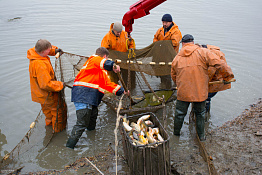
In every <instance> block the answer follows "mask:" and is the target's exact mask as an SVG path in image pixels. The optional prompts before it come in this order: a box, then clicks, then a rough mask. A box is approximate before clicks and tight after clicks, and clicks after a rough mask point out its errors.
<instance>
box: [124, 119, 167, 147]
mask: <svg viewBox="0 0 262 175" xmlns="http://www.w3.org/2000/svg"><path fill="white" fill-rule="evenodd" d="M149 118H150V115H143V116H142V117H140V118H139V119H138V120H137V122H136V123H135V122H131V123H130V122H129V120H128V119H127V118H126V117H122V119H123V126H124V128H125V130H126V132H127V133H128V135H129V137H130V138H131V140H132V143H133V145H137V146H138V145H146V144H151V143H157V142H162V141H164V139H163V137H162V136H161V135H160V133H159V128H157V127H155V125H154V123H153V122H152V121H151V120H149Z"/></svg>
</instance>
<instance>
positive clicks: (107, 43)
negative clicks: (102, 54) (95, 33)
mask: <svg viewBox="0 0 262 175" xmlns="http://www.w3.org/2000/svg"><path fill="white" fill-rule="evenodd" d="M101 47H105V48H107V49H110V48H111V44H110V41H109V39H108V34H106V35H105V36H104V38H103V39H102V41H101Z"/></svg>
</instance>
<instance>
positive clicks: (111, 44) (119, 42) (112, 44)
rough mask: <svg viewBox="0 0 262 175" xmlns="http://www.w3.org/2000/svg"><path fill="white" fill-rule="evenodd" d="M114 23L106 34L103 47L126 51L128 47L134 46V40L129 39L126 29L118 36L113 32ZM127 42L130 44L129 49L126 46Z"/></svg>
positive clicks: (102, 43)
mask: <svg viewBox="0 0 262 175" xmlns="http://www.w3.org/2000/svg"><path fill="white" fill-rule="evenodd" d="M113 26H114V23H112V24H111V26H110V30H109V32H108V33H107V34H106V35H105V36H104V38H103V40H102V42H101V47H105V48H107V49H111V50H117V51H119V52H126V51H127V50H128V49H132V48H134V41H133V40H132V41H131V42H130V41H129V40H127V39H128V35H127V32H125V31H124V30H123V31H122V32H121V34H120V36H119V37H117V36H115V35H114V34H113V32H112V29H113ZM126 42H127V44H128V49H127V48H126Z"/></svg>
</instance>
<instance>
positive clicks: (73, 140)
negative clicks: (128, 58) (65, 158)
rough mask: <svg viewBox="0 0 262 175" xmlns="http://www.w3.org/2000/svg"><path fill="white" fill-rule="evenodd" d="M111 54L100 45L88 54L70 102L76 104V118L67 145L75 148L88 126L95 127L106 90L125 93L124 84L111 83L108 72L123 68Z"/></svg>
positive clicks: (116, 93)
mask: <svg viewBox="0 0 262 175" xmlns="http://www.w3.org/2000/svg"><path fill="white" fill-rule="evenodd" d="M108 55H109V52H108V50H107V49H106V48H104V47H99V48H98V49H97V50H96V54H95V55H92V56H91V57H89V59H88V60H87V61H86V62H85V64H84V66H83V68H82V69H81V70H80V72H79V73H78V74H77V76H76V78H75V81H74V85H73V88H72V100H71V101H72V102H74V104H75V108H76V116H77V121H76V124H75V125H74V127H73V130H72V132H71V135H70V137H69V139H68V141H67V143H66V146H67V147H68V148H72V149H74V147H75V145H76V144H77V142H78V140H79V138H80V137H81V136H82V134H83V132H84V131H85V129H87V130H89V131H91V130H94V129H95V127H96V119H97V115H98V108H97V106H98V105H99V104H100V102H101V100H102V98H103V96H104V93H105V91H108V92H111V93H114V94H115V95H118V96H120V95H122V94H123V93H125V91H124V89H123V87H121V86H119V85H117V84H115V83H113V82H111V81H110V79H109V78H108V76H107V71H112V70H113V71H114V72H115V73H118V72H120V67H119V66H118V65H115V63H114V62H113V61H110V60H108Z"/></svg>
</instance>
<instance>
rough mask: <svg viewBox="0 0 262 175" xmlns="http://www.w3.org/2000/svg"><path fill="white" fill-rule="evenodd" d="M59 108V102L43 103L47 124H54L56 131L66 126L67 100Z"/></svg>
mask: <svg viewBox="0 0 262 175" xmlns="http://www.w3.org/2000/svg"><path fill="white" fill-rule="evenodd" d="M61 104H63V106H62V107H59V108H58V110H57V102H54V103H52V104H41V106H42V111H43V113H44V114H45V117H46V118H45V123H46V126H49V125H52V128H53V131H54V132H61V131H63V130H64V129H65V128H66V122H67V108H66V104H65V102H62V103H61Z"/></svg>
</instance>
